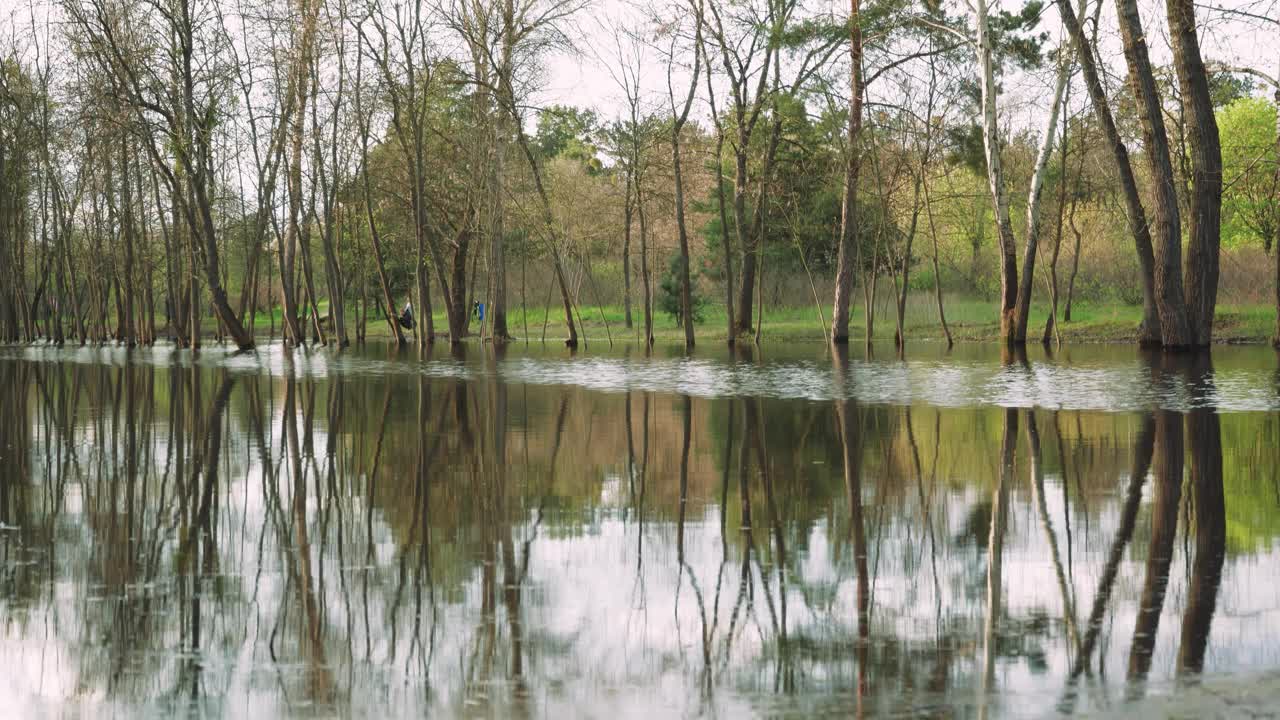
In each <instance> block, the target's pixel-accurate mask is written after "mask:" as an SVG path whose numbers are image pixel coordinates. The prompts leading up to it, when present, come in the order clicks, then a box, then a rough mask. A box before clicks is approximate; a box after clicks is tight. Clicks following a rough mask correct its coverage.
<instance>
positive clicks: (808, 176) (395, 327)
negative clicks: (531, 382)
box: [0, 0, 1280, 350]
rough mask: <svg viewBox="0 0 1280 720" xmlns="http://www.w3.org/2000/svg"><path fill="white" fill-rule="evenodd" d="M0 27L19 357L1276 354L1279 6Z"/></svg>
mask: <svg viewBox="0 0 1280 720" xmlns="http://www.w3.org/2000/svg"><path fill="white" fill-rule="evenodd" d="M0 10H2V11H3V14H0V340H3V341H4V342H15V343H16V342H24V343H31V342H49V343H54V344H64V343H79V344H86V343H107V342H111V343H123V344H126V345H137V344H151V343H155V342H156V341H158V340H159V341H165V342H169V341H172V342H173V343H175V344H176V345H177V346H178V347H189V348H198V347H199V346H200V345H201V343H203V342H230V343H232V344H233V345H235V346H237V347H238V348H240V349H241V350H247V349H250V348H252V347H254V345H255V343H256V342H259V341H261V340H262V339H263V338H279V339H282V340H283V341H284V342H285V343H287V344H289V345H292V346H299V345H303V344H308V343H317V344H325V345H333V346H338V347H342V346H346V345H348V344H350V343H352V342H356V343H362V342H365V340H366V339H373V338H385V339H390V340H391V341H393V342H397V343H400V344H408V343H413V344H417V345H419V346H425V345H427V344H430V343H433V342H435V341H437V340H440V341H446V342H449V343H454V344H456V343H461V342H466V341H469V340H481V341H487V342H493V343H495V344H497V343H504V342H509V341H512V340H517V339H519V340H524V341H529V340H538V339H539V338H540V339H541V341H542V342H546V340H547V338H548V334H549V333H550V335H551V336H553V337H557V341H559V340H560V339H562V340H563V341H564V342H565V343H566V344H567V345H569V346H571V347H576V346H578V345H579V344H580V343H585V342H586V341H587V336H588V334H589V335H590V337H591V339H592V340H597V339H602V338H607V340H608V342H609V343H610V344H612V343H613V342H615V339H617V340H621V341H634V342H637V343H639V344H642V345H645V346H647V345H651V344H653V343H654V342H655V337H666V338H669V339H672V340H675V339H677V338H678V339H679V341H681V342H683V344H684V345H685V347H686V348H693V347H694V345H695V339H696V337H697V336H698V335H701V336H702V338H703V340H704V341H707V342H711V341H714V342H717V343H724V342H727V343H728V344H730V345H733V344H734V343H735V342H737V343H742V342H756V343H759V342H760V340H761V338H762V337H770V336H771V334H773V336H774V337H786V336H787V335H788V333H789V332H791V330H783V331H782V334H781V335H778V334H777V333H775V329H778V328H792V326H794V325H797V324H798V325H799V326H801V327H803V328H805V329H806V332H808V334H807V335H806V336H807V337H811V338H813V339H817V338H819V337H822V338H826V339H829V340H830V341H833V342H836V343H847V342H849V341H850V339H851V338H857V339H865V341H866V342H867V343H870V342H871V341H872V340H873V339H875V338H881V339H887V338H888V337H892V338H893V341H894V343H895V344H896V345H897V346H898V347H899V348H901V347H903V346H904V345H905V343H906V341H907V339H908V336H909V335H911V336H912V337H915V338H919V339H938V340H942V341H944V342H946V343H948V344H949V343H951V342H953V339H963V338H972V337H977V338H981V339H987V340H998V341H1000V342H1002V343H1005V344H1009V345H1020V344H1024V343H1026V342H1028V340H1029V339H1030V340H1031V341H1037V342H1039V341H1043V342H1045V343H1050V342H1054V341H1057V342H1061V339H1062V334H1063V332H1064V331H1066V330H1069V329H1070V328H1071V327H1072V324H1073V323H1075V324H1077V325H1078V324H1079V323H1080V322H1081V319H1082V317H1085V316H1091V315H1099V316H1108V313H1109V317H1111V318H1119V320H1117V322H1119V323H1121V324H1122V327H1121V329H1120V331H1119V332H1118V335H1117V337H1119V338H1121V339H1124V340H1126V341H1129V342H1133V343H1136V344H1140V345H1144V346H1159V347H1164V348H1167V349H1182V348H1190V347H1198V346H1205V345H1208V344H1210V343H1212V342H1214V341H1215V338H1218V339H1221V335H1218V336H1215V329H1217V330H1218V331H1219V333H1221V332H1222V329H1223V328H1224V327H1230V326H1232V325H1233V324H1238V323H1239V322H1241V318H1242V317H1243V318H1246V319H1248V318H1252V319H1253V320H1262V322H1263V323H1264V324H1263V326H1262V328H1263V329H1262V330H1260V331H1259V332H1260V334H1262V333H1265V334H1262V338H1265V337H1267V336H1268V335H1271V336H1272V337H1273V338H1274V342H1276V343H1278V344H1280V250H1278V249H1277V248H1276V244H1277V242H1276V241H1277V239H1278V238H1280V117H1278V114H1277V107H1280V64H1277V63H1276V60H1275V53H1274V48H1275V46H1276V43H1277V41H1280V5H1278V4H1277V2H1276V0H1244V1H1242V2H1235V3H1229V4H1208V5H1206V4H1199V3H1195V2H1193V0H1164V2H1162V3H1142V4H1140V3H1139V2H1138V0H1116V2H1115V3H1114V6H1113V5H1110V4H1107V3H1103V2H1102V1H1101V0H1096V2H1094V1H1093V0H1078V1H1077V2H1071V0H1053V1H1051V2H1049V1H1042V0H1031V2H1027V3H1025V4H1015V3H1014V2H1012V1H1010V2H1006V3H998V2H991V0H965V1H964V2H953V1H951V0H947V1H946V2H944V1H942V0H923V1H920V2H917V1H914V0H867V2H863V1H862V0H850V2H849V3H848V4H844V3H835V4H832V3H820V2H817V1H816V0H638V1H637V2H635V3H623V2H618V1H616V0H609V1H608V2H604V1H603V0H599V1H596V2H593V1H592V0H395V1H392V0H367V1H366V2H364V3H360V2H355V1H354V0H54V1H53V2H49V1H48V0H5V2H3V3H0ZM575 66H576V67H579V68H581V67H586V68H589V69H590V71H591V73H592V74H593V76H599V77H602V78H605V79H606V80H607V83H606V84H607V85H608V86H609V87H608V88H607V89H601V88H600V87H597V85H595V84H590V83H586V84H583V85H582V86H581V87H577V88H573V87H572V86H573V85H574V77H575V76H574V73H573V71H572V68H573V67H575ZM566 87H570V89H569V90H567V91H566V90H565V89H564V88H566ZM405 310H409V313H408V314H411V315H412V317H413V319H414V321H411V322H401V318H402V316H404V315H406V313H405ZM1073 312H1074V313H1075V316H1074V317H1073ZM948 317H950V322H949V321H948ZM1264 318H1265V319H1264ZM877 322H879V323H880V325H879V326H877ZM1267 325H1270V327H1272V328H1274V332H1272V331H1271V330H1270V329H1269V328H1268V327H1266V326H1267ZM890 329H891V330H892V334H891V335H889V331H890ZM819 333H820V335H819ZM1256 339H1261V338H1256Z"/></svg>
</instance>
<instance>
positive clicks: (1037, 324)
mask: <svg viewBox="0 0 1280 720" xmlns="http://www.w3.org/2000/svg"><path fill="white" fill-rule="evenodd" d="M857 300H858V301H859V302H858V304H857V307H856V308H855V309H854V312H853V317H852V319H851V321H850V328H849V332H850V336H851V337H853V338H855V339H861V338H864V337H865V336H866V317H865V310H864V308H863V306H862V303H861V296H860V295H859V296H858V297H857ZM944 303H945V309H946V314H947V322H948V324H949V326H950V328H951V334H952V336H953V337H954V338H955V339H956V340H957V341H960V340H963V341H968V342H983V341H995V340H997V339H998V333H999V322H998V319H997V312H996V305H995V303H994V302H990V301H987V300H982V299H974V298H964V297H948V298H944ZM578 309H579V312H580V315H581V318H582V325H581V326H580V327H579V334H581V335H584V336H586V338H587V339H588V341H591V340H605V339H606V337H608V336H609V335H610V334H611V335H612V337H613V340H614V342H628V341H632V342H638V341H639V338H640V335H639V333H640V332H641V328H642V327H643V324H644V316H643V312H642V311H641V310H640V308H639V307H634V308H633V310H632V320H633V327H632V328H631V329H627V328H626V327H625V323H624V313H623V308H622V306H621V305H606V306H603V307H599V306H587V305H584V306H581V307H579V308H578ZM320 311H321V313H324V312H326V311H327V307H326V306H325V304H323V303H322V304H321V306H320ZM273 312H274V315H275V317H274V322H275V331H276V334H277V335H278V334H279V333H280V329H281V326H282V318H283V314H282V313H281V311H280V309H279V308H276V309H274V310H273ZM1048 312H1049V308H1048V306H1047V305H1045V304H1040V305H1037V306H1035V307H1034V308H1033V309H1032V312H1031V318H1030V322H1029V329H1028V333H1027V335H1028V338H1029V339H1031V340H1033V341H1034V340H1038V339H1039V338H1040V337H1041V335H1042V334H1043V332H1044V324H1045V319H1046V318H1047V317H1048ZM821 313H822V320H819V317H818V310H817V309H816V308H815V307H814V306H813V305H808V306H802V307H794V306H786V307H769V306H766V308H765V312H764V330H763V334H762V337H763V339H764V340H767V341H770V342H814V343H819V342H823V341H824V340H825V338H826V332H825V331H824V325H825V326H826V327H829V323H830V320H831V318H830V316H831V306H830V303H825V304H824V305H823V307H822V308H821ZM1071 315H1072V318H1071V320H1072V321H1071V322H1070V323H1060V326H1059V330H1060V332H1061V336H1062V340H1063V342H1072V343H1126V342H1134V341H1135V339H1136V333H1135V329H1136V328H1137V326H1138V321H1139V320H1140V319H1141V316H1142V308H1140V307H1138V306H1134V305H1118V304H1110V303H1106V304H1103V303H1092V302H1077V303H1075V304H1073V306H1072V311H1071ZM433 316H434V322H435V329H436V332H437V333H443V332H446V331H447V328H448V323H447V322H446V320H445V316H444V312H443V310H436V312H435V313H434V314H433ZM1059 317H1061V310H1060V312H1059ZM1275 318H1276V311H1275V308H1273V307H1271V306H1269V305H1219V306H1218V312H1217V321H1216V323H1215V329H1214V337H1215V339H1216V340H1217V341H1218V342H1224V343H1266V342H1270V340H1271V337H1272V336H1273V334H1274V332H1275ZM544 319H546V320H547V323H546V338H547V340H548V341H555V340H558V339H561V338H563V337H564V336H565V329H564V317H563V312H562V311H561V310H560V308H559V306H553V307H551V308H550V311H549V312H548V311H547V310H546V309H544V308H529V310H528V316H527V317H526V316H525V315H524V314H523V313H522V311H521V309H520V308H519V307H518V306H517V307H514V308H511V310H510V312H508V314H507V324H508V329H509V331H510V332H511V334H513V335H515V336H517V337H520V338H524V337H525V335H526V328H527V334H528V337H529V339H530V340H534V341H537V340H540V339H541V338H542V337H543V323H544ZM905 320H906V322H905V324H906V332H907V339H908V340H912V341H919V340H941V339H942V337H943V335H942V326H941V325H940V324H939V323H938V317H937V308H936V305H935V302H934V299H933V296H932V295H931V294H923V293H922V294H919V295H912V296H911V297H910V298H909V300H908V305H907V311H906V318H905ZM478 325H479V323H478V322H476V321H475V320H474V319H473V320H472V331H473V332H475V330H476V328H477V327H478ZM271 326H272V318H271V317H270V316H268V315H266V314H265V313H264V312H259V313H258V316H257V321H256V323H255V324H254V332H255V333H256V334H258V335H263V336H265V335H267V334H268V333H269V331H270V328H271ZM355 326H356V321H355V313H354V312H349V313H348V319H347V332H348V333H349V334H351V335H352V337H353V338H354V335H355ZM694 329H695V332H696V334H697V338H698V339H699V340H700V341H706V342H716V341H723V340H724V339H725V336H726V332H727V328H726V322H725V313H724V310H723V308H721V307H719V306H714V307H708V308H706V310H705V311H704V313H703V317H702V319H701V321H700V322H698V323H696V324H695V326H694ZM653 334H654V338H655V339H656V340H657V341H659V342H683V340H684V330H683V328H681V327H679V326H678V325H676V323H675V320H674V319H673V318H672V317H670V316H669V315H666V314H664V313H655V314H654V328H653ZM893 334H894V317H893V307H892V305H891V304H890V303H889V302H884V303H877V308H876V314H875V333H874V339H876V340H883V341H892V340H893ZM390 336H391V331H390V330H389V329H388V328H387V324H386V322H385V321H384V320H383V319H382V317H381V316H374V315H370V316H369V319H368V337H369V338H371V339H372V338H388V337H390Z"/></svg>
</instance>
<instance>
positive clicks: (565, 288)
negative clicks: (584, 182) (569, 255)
mask: <svg viewBox="0 0 1280 720" xmlns="http://www.w3.org/2000/svg"><path fill="white" fill-rule="evenodd" d="M516 125H517V127H516V140H517V141H518V142H519V143H520V149H521V150H522V151H523V152H524V157H525V160H527V161H528V163H529V168H530V170H531V172H532V173H533V186H534V189H536V190H537V192H538V199H539V201H540V202H541V205H542V223H543V230H544V232H545V233H546V242H547V247H548V248H549V249H550V250H551V265H552V269H553V270H554V271H555V275H556V285H558V286H559V288H560V302H561V304H562V305H563V306H564V323H565V327H566V328H567V329H568V331H569V337H567V338H565V341H564V344H565V345H566V346H568V347H571V348H572V347H577V346H578V326H577V324H575V323H574V320H573V301H572V299H571V298H570V297H569V284H568V282H567V281H566V279H565V275H564V263H563V262H562V260H561V259H560V247H559V244H558V243H557V241H556V236H557V233H556V231H555V217H554V216H553V215H552V213H551V199H550V198H549V197H548V196H547V189H546V186H544V185H543V183H542V170H541V168H539V167H538V161H537V159H536V158H534V156H533V150H532V148H530V147H529V138H528V136H526V135H525V132H524V129H523V128H522V127H520V126H519V122H518V119H517V123H516Z"/></svg>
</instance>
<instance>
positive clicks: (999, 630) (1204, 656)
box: [0, 349, 1280, 717]
mask: <svg viewBox="0 0 1280 720" xmlns="http://www.w3.org/2000/svg"><path fill="white" fill-rule="evenodd" d="M423 352H425V353H427V354H426V355H424V356H422V357H415V358H413V359H412V360H413V362H412V363H410V362H407V361H404V360H400V361H397V362H400V363H402V364H403V365H404V367H405V372H403V373H394V372H380V373H378V374H372V375H369V374H361V373H353V374H347V373H345V372H341V371H334V370H333V367H340V365H335V366H331V367H330V369H329V371H326V372H325V373H317V372H314V368H315V367H316V362H318V361H317V360H316V359H315V358H307V357H305V356H298V357H289V356H281V357H280V358H277V359H275V360H272V361H270V362H268V363H266V364H264V365H263V366H261V367H262V369H263V370H265V372H246V371H244V369H243V368H237V367H235V366H234V365H233V366H230V367H229V366H228V365H227V364H224V363H192V362H174V363H170V364H165V363H162V362H160V361H159V360H158V359H157V357H156V354H155V353H151V354H148V355H146V356H145V358H146V361H145V362H131V360H132V359H133V358H132V357H129V356H126V357H124V358H123V359H122V360H121V361H120V362H112V363H90V362H75V361H60V360H59V361H55V359H56V358H51V357H50V356H46V355H41V356H38V357H22V358H8V359H3V360H0V383H3V387H6V388H12V389H13V390H12V391H8V392H5V393H3V394H0V418H3V419H4V420H3V422H0V523H3V530H0V557H3V560H4V565H3V580H2V582H0V616H2V617H3V618H4V620H5V623H4V626H3V630H2V632H3V636H2V637H3V640H2V641H0V654H2V655H3V662H4V663H5V666H6V667H8V668H12V669H13V672H12V673H11V674H10V675H9V676H8V677H6V678H5V679H4V680H2V681H0V683H3V684H0V714H4V715H6V716H10V715H13V714H15V713H18V714H28V713H27V712H26V711H29V710H31V709H33V708H35V709H37V710H40V711H54V710H59V709H61V708H67V707H71V708H81V709H88V708H92V707H105V708H106V709H108V710H111V711H117V712H122V713H127V714H136V713H142V714H151V715H153V716H155V715H161V714H166V713H169V712H173V711H184V712H185V711H188V710H191V709H194V710H196V711H198V712H200V713H202V714H210V715H228V716H242V717H253V716H269V715H283V714H290V713H297V712H319V713H321V714H350V713H357V714H360V715H372V714H376V713H382V714H386V715H388V716H401V715H406V714H420V713H421V712H428V711H437V712H445V713H449V714H467V715H496V716H528V717H534V716H552V715H560V714H565V713H568V714H571V715H577V714H583V713H586V714H606V713H608V714H618V715H623V716H625V715H652V714H654V713H661V714H664V715H665V714H684V715H696V714H720V713H737V712H754V713H760V714H779V715H810V714H823V713H834V712H841V713H846V712H854V713H857V714H860V715H875V714H883V713H887V712H910V713H917V714H924V715H940V716H948V717H952V716H971V715H972V716H984V717H986V716H993V717H994V716H999V717H1011V716H1027V715H1032V716H1034V715H1041V714H1044V713H1045V712H1046V711H1049V710H1050V709H1051V708H1058V710H1060V711H1063V712H1074V711H1082V710H1090V709H1099V708H1106V707H1112V706H1114V705H1115V704H1117V703H1123V702H1126V701H1132V700H1136V699H1138V698H1141V697H1143V696H1144V695H1147V694H1150V693H1166V692H1176V691H1177V689H1178V687H1180V686H1181V685H1183V684H1186V683H1188V682H1190V681H1191V680H1193V679H1194V678H1195V677H1197V676H1199V675H1200V674H1201V673H1228V672H1248V671H1252V670H1255V669H1258V668H1264V667H1267V666H1269V665H1272V664H1274V662H1275V661H1276V659H1277V658H1276V650H1275V649H1274V648H1276V647H1277V646H1278V645H1277V641H1280V624H1277V623H1276V622H1274V621H1275V620H1276V619H1280V608H1278V607H1277V603H1276V597H1275V595H1274V593H1273V592H1268V591H1266V590H1264V589H1263V588H1266V587H1268V586H1269V585H1270V584H1271V583H1274V582H1275V581H1276V580H1278V579H1280V578H1277V576H1276V574H1277V568H1280V565H1278V564H1277V563H1276V560H1277V558H1276V554H1277V549H1278V548H1280V546H1278V545H1277V541H1276V538H1277V537H1278V536H1280V521H1278V520H1277V517H1278V516H1280V513H1278V512H1277V511H1280V485H1277V482H1276V477H1275V475H1274V474H1272V473H1271V469H1272V468H1274V467H1276V465H1277V460H1280V458H1278V457H1277V453H1280V450H1278V449H1277V448H1278V447H1280V443H1277V440H1280V431H1278V427H1277V419H1276V417H1275V416H1274V415H1272V414H1268V415H1262V414H1247V413H1228V414H1223V413H1220V412H1219V411H1218V410H1217V409H1215V408H1213V407H1209V406H1204V405H1193V406H1191V407H1189V408H1186V409H1185V412H1184V411H1181V410H1180V409H1179V408H1177V407H1175V406H1169V405H1166V404H1161V403H1155V404H1152V405H1150V406H1148V407H1145V408H1143V409H1141V410H1138V411H1136V412H1122V413H1115V412H1112V413H1102V412H1089V411H1076V410H1065V409H1059V408H1056V407H1051V408H1036V409H1030V408H1021V407H1016V406H1009V407H991V406H987V405H983V404H976V405H969V406H964V407H953V406H939V405H934V404H912V403H903V404H896V405H886V404H881V403H878V402H877V401H875V399H874V398H873V399H872V400H870V401H863V399H862V397H861V395H860V392H859V387H858V381H859V372H858V371H856V370H855V369H854V368H855V365H857V363H859V362H861V363H866V362H867V361H865V360H861V361H854V360H851V359H850V358H849V357H848V356H847V355H844V354H842V353H837V354H835V355H834V356H833V357H832V358H831V360H830V361H829V364H828V369H827V373H828V374H829V379H828V380H827V382H828V383H829V387H830V388H831V392H830V393H829V395H828V396H827V397H826V398H825V399H824V400H823V401H821V402H814V401H807V400H781V399H777V398H774V397H771V396H769V395H768V394H765V395H764V396H760V395H756V394H752V393H750V392H740V393H730V394H729V395H728V396H727V397H716V398H705V397H699V396H697V395H696V394H695V393H688V392H683V393H675V394H671V393H666V392H658V391H654V390H650V389H646V388H644V387H641V388H636V387H631V386H628V385H627V384H626V383H625V382H624V383H623V384H622V385H621V386H617V387H612V388H610V390H611V391H610V392H599V391H598V390H596V389H594V385H593V383H592V382H582V383H573V384H568V385H557V384H549V383H547V382H519V381H516V379H513V376H512V375H511V374H510V373H508V372H506V371H505V370H504V368H510V367H512V366H513V365H514V366H517V367H519V366H521V363H525V362H537V363H550V362H551V361H550V360H548V359H546V358H538V359H536V360H528V359H521V358H519V357H516V354H515V353H514V352H513V354H512V356H504V355H502V354H500V353H499V354H495V353H493V352H491V351H488V350H480V349H472V350H471V351H470V352H469V353H467V354H452V355H449V356H448V357H433V356H431V355H430V352H431V351H429V350H427V351H423ZM1009 361H1010V363H1009V364H1007V365H1005V366H1004V367H1003V369H1002V370H1000V372H1001V373H1003V374H1005V375H1007V376H1008V377H1010V378H1013V377H1022V378H1023V379H1028V378H1030V379H1031V380H1029V381H1031V382H1034V378H1035V377H1037V374H1038V373H1041V372H1042V369H1041V368H1039V366H1038V361H1032V360H1029V359H1027V358H1025V357H1024V358H1009ZM342 362H343V363H349V364H353V365H359V363H360V362H363V361H362V360H361V359H360V358H358V357H356V358H354V359H352V360H344V361H342ZM379 362H382V361H379ZM386 362H391V361H386ZM562 362H564V364H565V365H566V366H569V367H570V369H561V370H560V371H561V372H571V371H572V370H571V368H572V366H574V364H575V363H578V362H579V360H577V359H572V360H567V361H562ZM608 362H611V363H619V364H621V365H622V366H624V367H630V366H629V365H628V363H632V362H634V363H638V364H641V365H643V364H645V363H648V362H649V361H648V360H644V359H633V360H628V359H627V358H617V359H609V360H608ZM1139 362H1140V365H1141V368H1142V373H1144V374H1145V377H1147V378H1148V380H1147V386H1148V387H1157V388H1159V387H1174V386H1177V387H1196V388H1201V389H1202V392H1203V393H1205V394H1206V396H1215V395H1216V394H1217V390H1216V389H1215V387H1214V386H1215V383H1216V381H1217V375H1216V374H1215V369H1214V367H1213V365H1212V363H1211V362H1210V361H1209V359H1208V357H1207V356H1204V357H1195V358H1190V359H1184V360H1179V359H1176V358H1171V357H1160V356H1150V357H1144V358H1141V359H1140V361H1139ZM432 363H435V364H447V365H448V366H449V367H453V368H455V369H457V372H453V373H447V374H446V373H425V372H417V371H416V369H417V368H419V367H421V366H423V365H429V364H432ZM757 363H759V360H757V359H753V358H750V357H738V358H736V359H735V360H733V361H732V363H731V364H730V366H727V367H729V369H726V368H717V369H716V370H715V372H717V373H742V374H744V375H746V376H748V377H751V376H752V373H755V372H757V370H756V369H751V368H757ZM885 363H886V365H888V366H894V365H900V362H899V361H897V360H889V361H885ZM277 370H278V371H277ZM890 371H891V368H889V369H881V370H876V371H875V372H885V373H887V372H890ZM628 372H629V371H628ZM627 374H628V373H623V375H624V376H627ZM1019 374H1020V375H1019ZM516 377H517V378H518V376H516ZM1011 382H1012V381H1011ZM961 390H962V389H961ZM1138 392H1139V394H1141V392H1142V391H1138ZM1249 392H1250V393H1255V392H1256V393H1258V394H1260V393H1261V392H1262V390H1261V389H1257V388H1255V389H1253V390H1250V391H1249ZM1272 392H1274V389H1272ZM1130 629H1131V630H1130ZM1117 668H1119V669H1117Z"/></svg>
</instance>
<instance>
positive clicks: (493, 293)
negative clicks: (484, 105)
mask: <svg viewBox="0 0 1280 720" xmlns="http://www.w3.org/2000/svg"><path fill="white" fill-rule="evenodd" d="M498 113H499V120H498V124H497V125H495V127H494V137H493V164H492V175H491V176H490V178H489V192H490V193H491V201H490V203H491V207H490V212H492V213H493V220H492V223H491V226H490V233H489V234H490V254H489V273H490V275H491V276H492V287H491V288H490V297H489V316H490V317H491V318H493V321H492V324H491V325H490V327H491V328H492V330H491V331H490V333H489V334H490V336H491V337H492V338H493V342H494V343H495V344H501V343H505V342H507V341H509V340H510V339H511V332H510V331H509V329H508V328H507V239H506V224H505V223H506V218H505V217H504V214H503V213H504V212H505V206H504V203H503V193H504V192H505V190H506V188H505V186H504V185H503V180H504V178H505V177H506V172H507V136H506V130H505V128H506V123H505V120H506V114H505V112H504V111H503V110H502V109H501V108H499V110H498ZM628 232H629V229H628ZM625 264H626V253H625V251H624V252H623V265H624V272H625ZM628 277H630V276H628ZM628 288H630V285H628ZM629 292H630V290H629V289H628V293H629ZM630 300H631V297H630V294H628V295H627V301H628V305H627V323H628V327H630V322H631V306H630V304H629V303H630Z"/></svg>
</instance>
